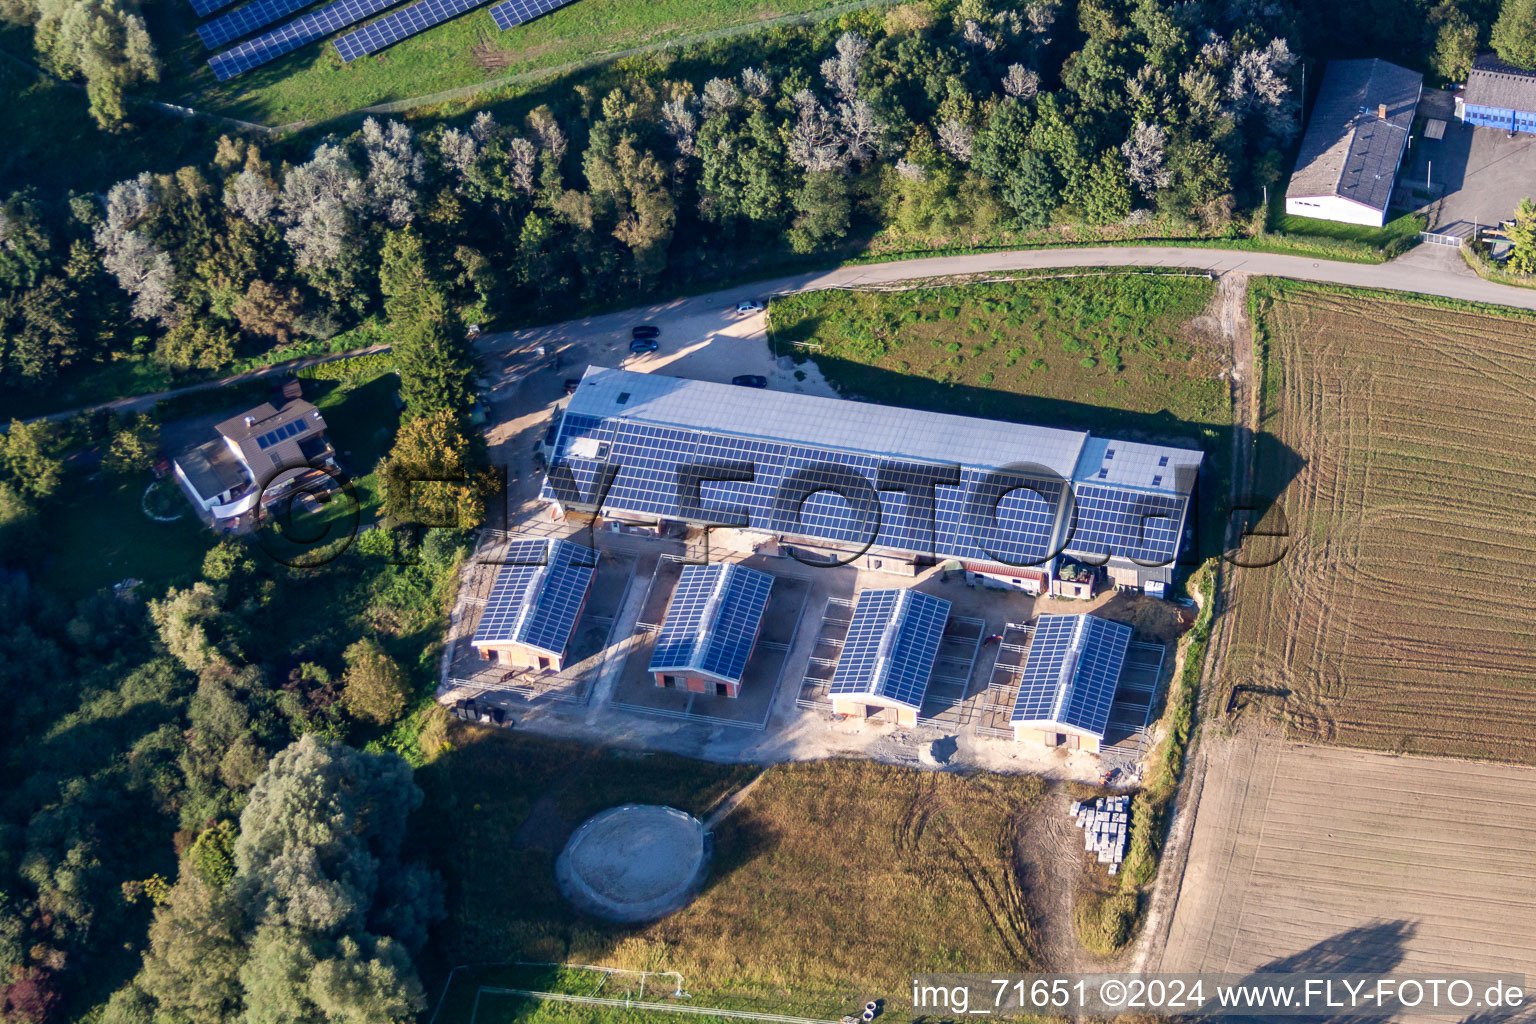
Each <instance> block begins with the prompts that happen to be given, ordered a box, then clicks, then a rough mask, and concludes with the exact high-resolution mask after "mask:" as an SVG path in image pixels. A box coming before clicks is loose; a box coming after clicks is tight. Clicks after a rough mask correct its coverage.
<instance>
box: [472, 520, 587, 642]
mask: <svg viewBox="0 0 1536 1024" xmlns="http://www.w3.org/2000/svg"><path fill="white" fill-rule="evenodd" d="M596 571H597V567H596V555H595V553H594V552H593V551H592V550H591V549H590V548H586V547H583V546H582V545H580V544H574V543H572V542H571V541H568V540H514V541H512V542H511V543H510V544H509V545H508V546H507V552H506V554H505V555H504V556H503V557H502V565H501V568H500V569H498V570H497V572H496V582H495V583H494V584H493V585H492V587H491V594H490V596H489V597H488V598H486V601H485V609H484V611H482V612H481V613H480V623H479V625H478V626H477V627H476V628H475V636H474V639H472V640H471V641H470V646H472V647H474V648H475V649H476V650H478V651H479V652H480V656H481V657H482V658H484V659H485V660H486V661H494V662H497V663H498V664H502V665H508V666H511V667H513V668H531V669H539V670H546V671H553V672H559V671H560V670H561V669H562V668H564V667H565V656H566V652H567V650H568V649H569V647H570V643H571V637H572V635H573V634H574V633H575V632H576V623H577V621H578V620H580V618H581V613H582V610H583V609H584V608H586V604H587V594H588V592H589V591H590V590H591V588H592V577H593V575H594V574H595V573H596Z"/></svg>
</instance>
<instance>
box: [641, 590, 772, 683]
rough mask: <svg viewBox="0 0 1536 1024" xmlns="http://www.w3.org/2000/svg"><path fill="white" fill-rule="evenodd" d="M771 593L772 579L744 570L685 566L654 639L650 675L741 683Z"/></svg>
mask: <svg viewBox="0 0 1536 1024" xmlns="http://www.w3.org/2000/svg"><path fill="white" fill-rule="evenodd" d="M772 589H773V577H772V576H770V575H768V574H767V573H765V572H759V571H758V570H756V569H749V568H747V567H746V566H744V565H727V564H724V563H715V564H714V565H690V566H686V567H685V568H684V569H683V572H682V575H681V576H679V577H678V581H677V589H676V590H674V591H673V592H672V602H671V604H670V605H669V606H668V607H667V618H666V621H665V622H663V623H662V626H661V634H660V635H659V636H658V637H657V638H656V649H655V650H654V651H653V652H652V653H651V664H650V671H652V672H703V673H706V674H708V675H711V676H715V677H717V678H720V679H725V680H729V681H731V682H735V681H738V680H740V679H741V673H742V670H743V669H745V668H746V666H747V658H748V656H749V655H750V654H751V653H752V644H753V642H754V641H755V640H756V639H757V630H758V627H759V626H760V625H761V624H762V621H763V609H764V608H766V607H767V605H768V592H769V591H770V590H772Z"/></svg>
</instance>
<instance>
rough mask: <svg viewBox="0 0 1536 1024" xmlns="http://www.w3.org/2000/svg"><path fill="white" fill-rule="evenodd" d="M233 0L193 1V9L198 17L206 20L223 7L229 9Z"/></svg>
mask: <svg viewBox="0 0 1536 1024" xmlns="http://www.w3.org/2000/svg"><path fill="white" fill-rule="evenodd" d="M232 2H233V0H191V3H192V9H193V10H194V11H196V12H197V14H198V17H200V18H206V17H208V15H210V14H212V13H213V12H214V11H216V10H218V9H219V8H221V7H228V6H229V5H230V3H232Z"/></svg>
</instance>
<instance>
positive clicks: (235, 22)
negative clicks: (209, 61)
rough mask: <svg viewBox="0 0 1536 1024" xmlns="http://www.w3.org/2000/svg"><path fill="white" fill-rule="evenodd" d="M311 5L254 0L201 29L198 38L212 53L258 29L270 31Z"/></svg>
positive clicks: (299, 0)
mask: <svg viewBox="0 0 1536 1024" xmlns="http://www.w3.org/2000/svg"><path fill="white" fill-rule="evenodd" d="M309 4H310V0H254V2H253V3H248V4H246V5H245V6H244V7H237V8H235V9H234V10H232V11H230V12H229V13H228V14H221V15H219V16H218V17H217V18H214V19H213V20H212V21H210V22H208V24H206V25H199V26H198V29H197V35H198V38H200V39H201V40H202V41H203V45H204V46H206V47H208V49H210V50H211V49H213V48H214V47H216V46H223V45H224V44H225V43H229V42H233V41H234V40H236V39H239V38H240V37H241V36H248V35H250V34H251V33H252V32H255V31H256V30H257V29H261V28H266V27H267V26H268V25H270V24H272V23H273V22H274V21H276V20H278V19H279V18H283V17H286V16H287V15H290V14H292V13H293V12H294V11H298V10H302V9H304V8H305V7H308V6H309Z"/></svg>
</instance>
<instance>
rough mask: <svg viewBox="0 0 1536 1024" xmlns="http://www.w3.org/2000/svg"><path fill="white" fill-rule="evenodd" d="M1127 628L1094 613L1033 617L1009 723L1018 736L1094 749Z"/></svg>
mask: <svg viewBox="0 0 1536 1024" xmlns="http://www.w3.org/2000/svg"><path fill="white" fill-rule="evenodd" d="M1130 642H1131V627H1130V626H1126V625H1123V624H1121V623H1119V622H1110V621H1109V620H1108V619H1101V618H1099V617H1098V616H1097V615H1042V616H1040V618H1039V619H1038V620H1036V622H1035V631H1034V636H1033V637H1031V639H1030V642H1029V651H1028V653H1027V655H1026V656H1025V660H1024V669H1023V672H1022V673H1021V675H1020V676H1019V695H1018V698H1017V699H1016V700H1015V701H1014V705H1013V714H1012V716H1010V719H1009V722H1010V724H1011V725H1012V726H1013V738H1014V739H1015V740H1020V741H1029V742H1034V743H1044V744H1046V745H1047V746H1052V747H1058V746H1066V747H1068V748H1071V749H1077V750H1086V751H1090V752H1092V753H1098V750H1099V745H1100V743H1102V742H1103V740H1104V729H1105V727H1106V726H1107V725H1108V724H1109V709H1110V705H1112V704H1113V703H1114V702H1115V690H1116V689H1117V688H1118V687H1119V685H1120V672H1121V670H1122V669H1123V668H1124V667H1125V652H1126V649H1127V647H1128V646H1129V645H1130Z"/></svg>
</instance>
